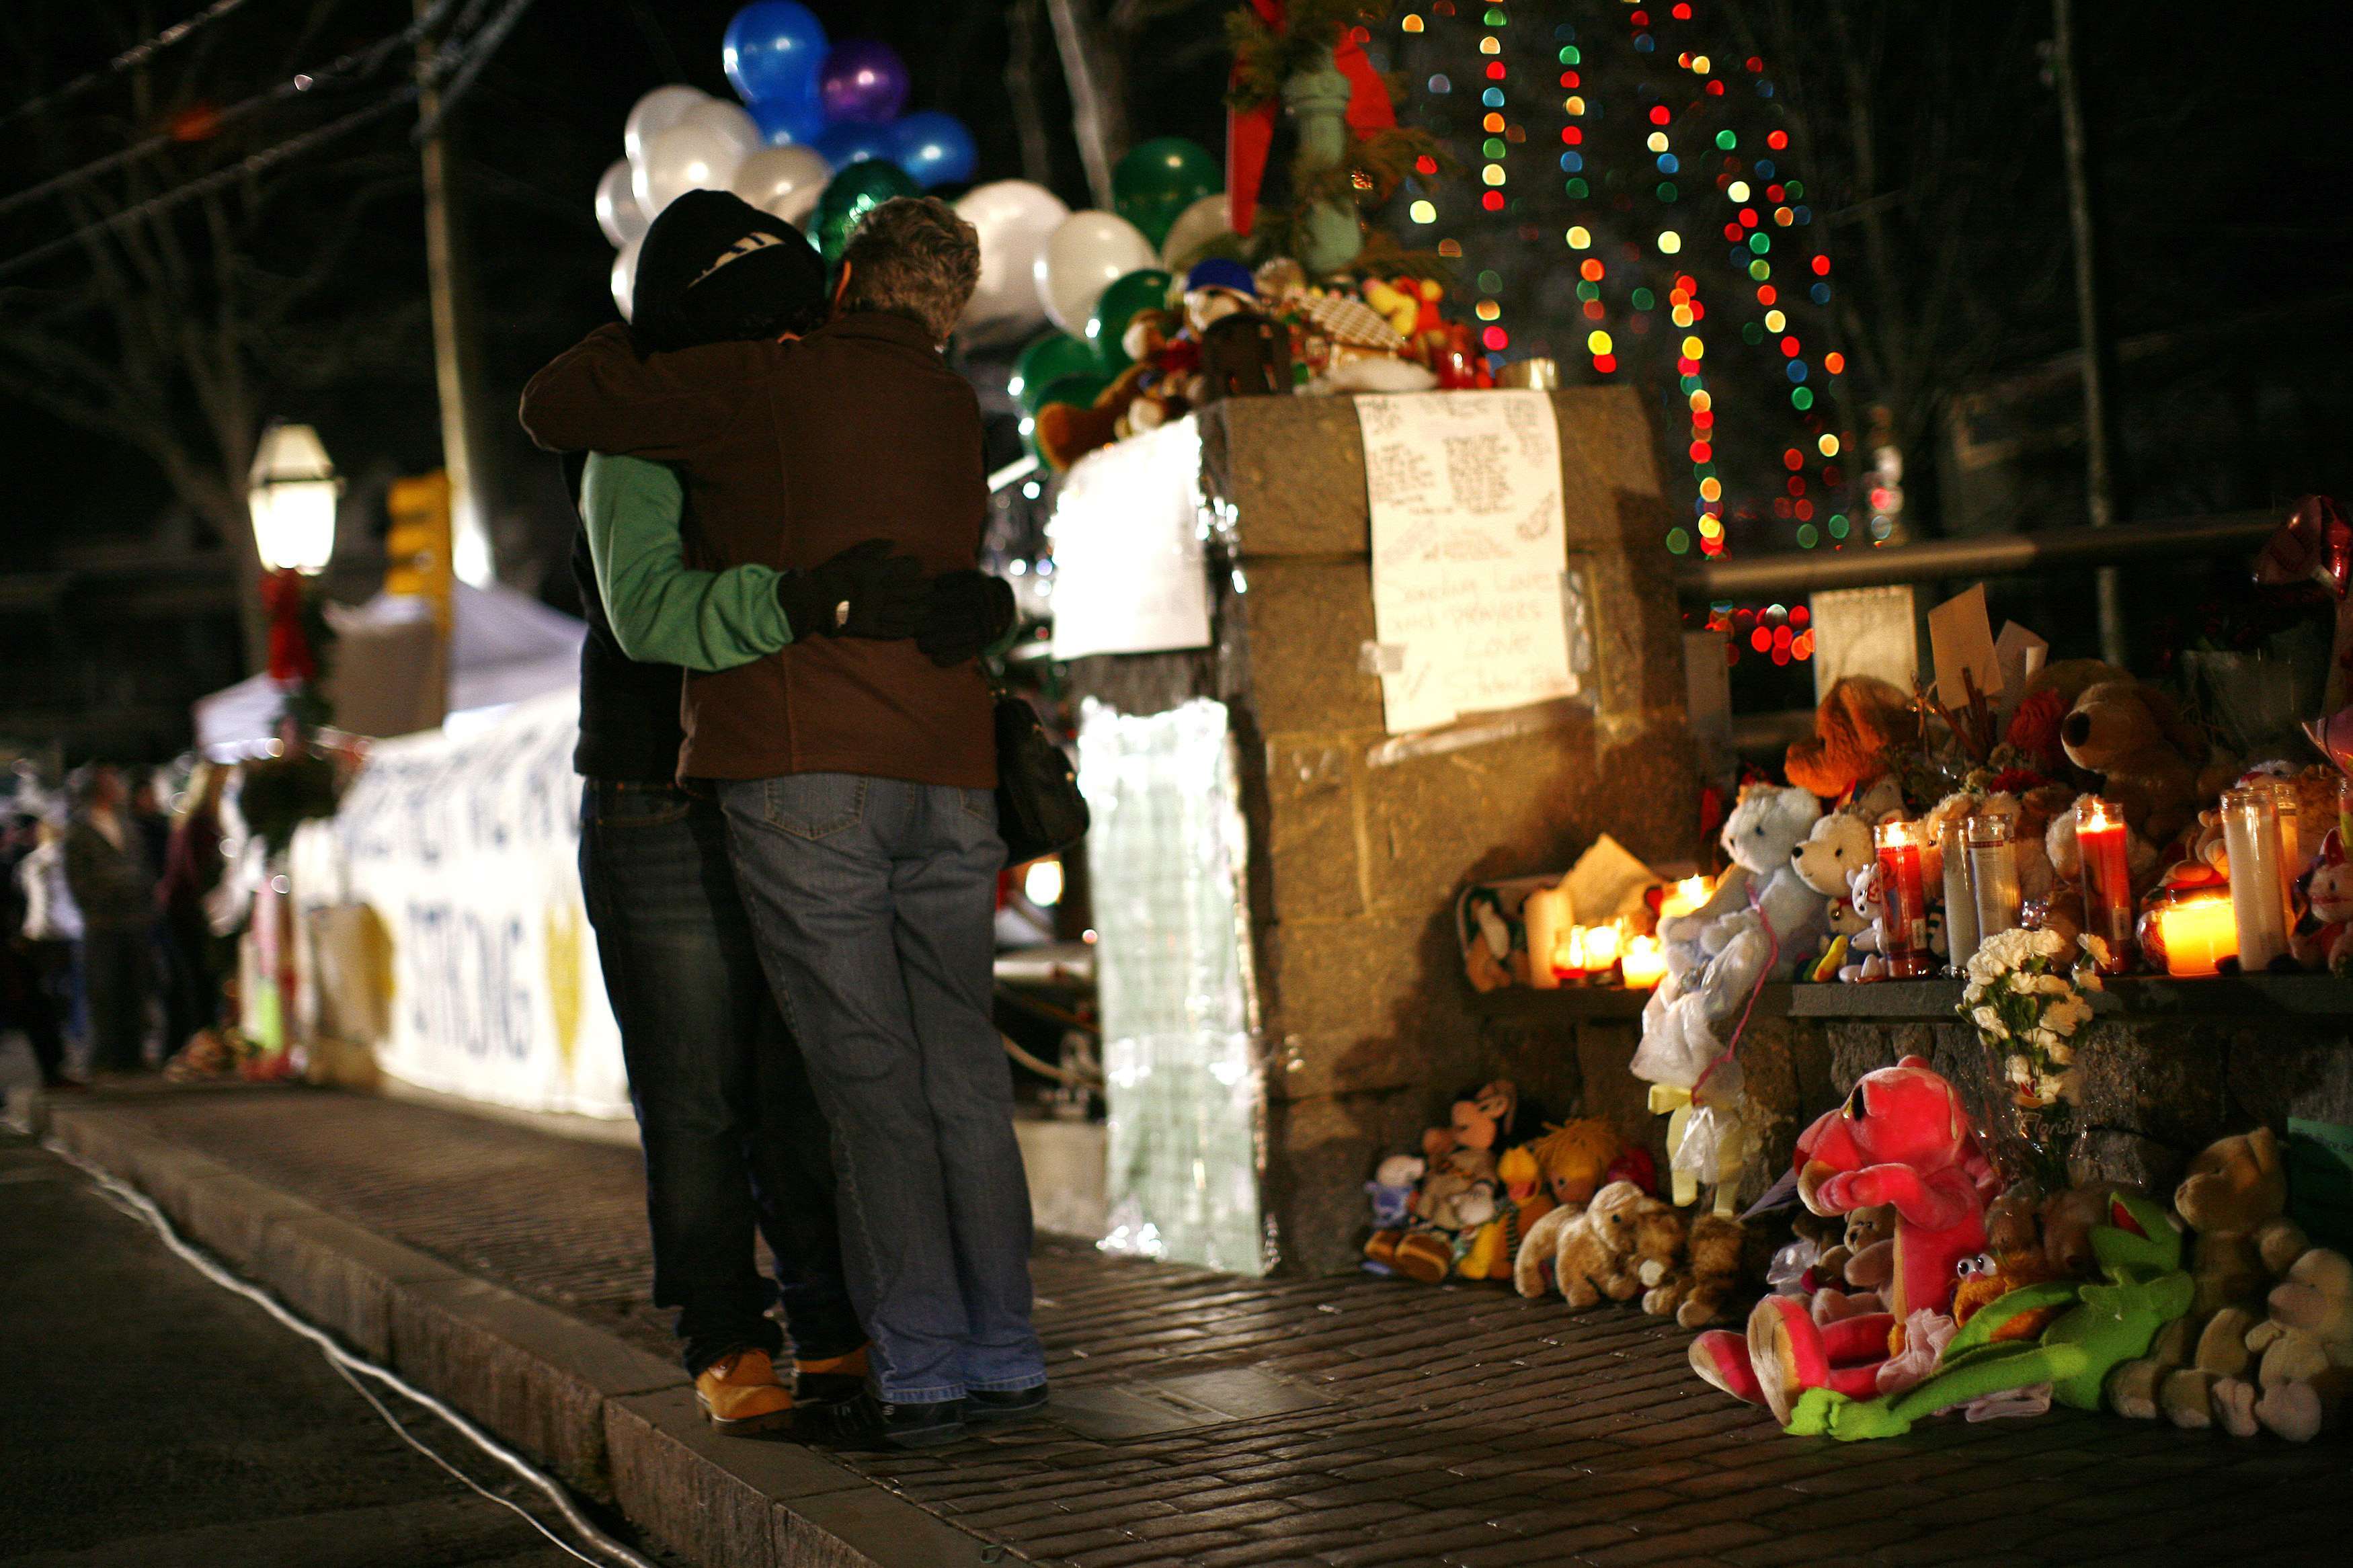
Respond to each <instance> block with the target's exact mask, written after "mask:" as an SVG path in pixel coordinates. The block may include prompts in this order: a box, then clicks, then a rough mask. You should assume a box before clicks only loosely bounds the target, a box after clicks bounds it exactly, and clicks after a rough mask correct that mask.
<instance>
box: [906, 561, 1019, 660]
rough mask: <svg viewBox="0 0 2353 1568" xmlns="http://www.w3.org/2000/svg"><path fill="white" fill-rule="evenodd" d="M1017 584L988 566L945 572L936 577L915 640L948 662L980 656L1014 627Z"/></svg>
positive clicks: (932, 655) (933, 654) (936, 658)
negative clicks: (989, 571) (994, 574)
mask: <svg viewBox="0 0 2353 1568" xmlns="http://www.w3.org/2000/svg"><path fill="white" fill-rule="evenodd" d="M1013 613H1014V612H1013V588H1012V585H1011V584H1008V583H1007V582H1006V581H1005V580H1004V579H1003V578H1001V577H992V576H990V575H989V574H987V573H986V572H943V573H941V574H939V575H938V576H936V577H934V578H933V579H932V591H931V595H930V596H929V597H928V598H927V599H926V600H925V601H924V605H923V625H922V626H920V627H918V628H917V629H916V632H915V646H916V647H919V648H922V649H923V651H924V652H925V653H926V654H928V655H930V656H931V660H932V662H933V663H934V664H936V665H938V666H940V667H941V668H946V667H947V666H949V665H952V664H962V663H963V662H964V661H965V659H968V658H979V657H980V655H981V653H982V651H983V650H984V649H986V648H987V647H991V646H993V645H994V644H995V643H996V642H997V639H998V638H999V637H1003V636H1004V635H1005V634H1006V633H1007V632H1009V631H1011V630H1012V629H1013Z"/></svg>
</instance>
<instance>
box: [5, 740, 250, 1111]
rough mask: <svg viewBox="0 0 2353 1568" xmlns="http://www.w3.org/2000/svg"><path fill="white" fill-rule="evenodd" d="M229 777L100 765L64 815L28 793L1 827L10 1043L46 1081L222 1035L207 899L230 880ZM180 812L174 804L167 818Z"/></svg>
mask: <svg viewBox="0 0 2353 1568" xmlns="http://www.w3.org/2000/svg"><path fill="white" fill-rule="evenodd" d="M224 777H225V771H224V770H222V769H219V768H216V767H214V766H212V765H211V764H209V763H198V764H197V766H196V768H195V771H194V772H193V773H190V774H189V775H188V776H187V780H186V783H185V786H184V787H181V788H178V789H177V790H174V787H173V784H172V780H171V778H170V776H169V775H168V774H166V773H161V772H158V771H152V770H141V771H140V772H138V773H135V774H133V775H132V776H130V777H128V778H126V776H125V773H124V772H123V770H121V769H120V768H117V767H114V766H111V765H110V764H106V763H92V764H90V765H89V766H86V767H83V768H80V769H79V770H77V771H76V772H75V773H73V774H71V775H70V776H69V778H68V780H67V781H66V789H65V794H64V799H63V801H62V802H52V801H51V800H49V799H47V798H46V797H44V796H43V795H41V794H39V793H38V792H37V791H36V790H31V789H20V790H19V791H18V793H17V795H16V797H15V799H14V801H13V802H12V803H11V804H10V805H9V806H8V808H7V813H6V816H5V821H0V1037H5V1036H7V1035H9V1034H11V1033H14V1034H21V1035H22V1036H23V1037H24V1039H25V1041H26V1045H27V1046H28V1047H30V1048H31V1051H32V1054H33V1058H34V1061H35V1063H36V1065H37V1067H38V1068H39V1070H40V1076H41V1081H42V1083H43V1084H44V1085H46V1086H47V1087H49V1088H53V1089H56V1088H70V1087H73V1086H76V1085H78V1084H80V1083H83V1082H85V1081H87V1079H88V1077H89V1076H90V1075H91V1074H96V1073H138V1072H144V1071H149V1070H152V1069H153V1068H156V1067H159V1066H160V1065H161V1064H162V1062H163V1061H164V1058H168V1057H169V1056H170V1055H171V1054H172V1053H173V1052H174V1051H176V1050H178V1049H179V1048H180V1047H182V1046H184V1045H185V1044H186V1043H187V1041H188V1040H189V1038H190V1037H193V1036H195V1034H197V1033H198V1032H200V1031H203V1030H206V1029H209V1028H213V1027H215V1026H217V1025H218V1024H219V1022H220V1020H221V1016H222V1012H223V1000H224V983H225V982H226V980H227V977H228V959H227V947H226V944H224V943H223V942H220V941H219V939H217V938H216V937H215V936H214V934H213V931H212V925H211V922H210V921H209V920H208V918H207V916H206V899H207V897H208V895H210V894H211V892H212V891H213V889H215V888H216V887H217V886H218V885H219V882H220V880H221V876H222V871H223V861H222V858H221V846H222V840H223V828H222V823H221V786H222V781H223V779H224ZM167 803H168V805H167Z"/></svg>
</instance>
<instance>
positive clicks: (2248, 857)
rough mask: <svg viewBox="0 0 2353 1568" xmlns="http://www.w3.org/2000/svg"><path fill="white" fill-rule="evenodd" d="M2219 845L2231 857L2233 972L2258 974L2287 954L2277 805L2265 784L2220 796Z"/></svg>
mask: <svg viewBox="0 0 2353 1568" xmlns="http://www.w3.org/2000/svg"><path fill="white" fill-rule="evenodd" d="M2222 846H2223V848H2224V849H2225V850H2227V851H2228V852H2229V854H2230V857H2231V910H2232V913H2233V914H2235V915H2236V916H2237V917H2238V927H2239V968H2240V971H2241V972H2242V973H2247V974H2260V973H2263V971H2264V970H2266V969H2268V968H2270V967H2271V964H2272V961H2273V960H2274V959H2275V958H2277V957H2279V956H2280V955H2281V954H2282V953H2284V952H2286V951H2287V908H2286V905H2285V904H2284V902H2283V901H2282V900H2281V897H2280V841H2279V805H2278V802H2277V801H2276V800H2275V799H2274V797H2273V793H2272V791H2271V789H2270V788H2269V787H2268V786H2267V785H2260V784H2259V785H2253V786H2251V787H2249V788H2246V789H2233V790H2225V791H2223V792H2222Z"/></svg>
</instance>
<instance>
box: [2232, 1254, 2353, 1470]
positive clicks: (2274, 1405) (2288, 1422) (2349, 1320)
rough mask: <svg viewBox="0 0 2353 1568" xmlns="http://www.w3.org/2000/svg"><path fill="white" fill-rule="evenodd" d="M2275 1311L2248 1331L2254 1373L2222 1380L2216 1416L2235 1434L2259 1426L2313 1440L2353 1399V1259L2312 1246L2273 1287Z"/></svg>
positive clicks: (2338, 1418)
mask: <svg viewBox="0 0 2353 1568" xmlns="http://www.w3.org/2000/svg"><path fill="white" fill-rule="evenodd" d="M2268 1305H2269V1307H2270V1314H2269V1316H2268V1317H2266V1318H2265V1319H2264V1320H2263V1321H2261V1322H2259V1323H2257V1324H2255V1325H2254V1326H2253V1328H2251V1329H2250V1330H2248V1331H2247V1336H2246V1342H2245V1348H2246V1351H2247V1352H2248V1355H2249V1357H2250V1358H2252V1359H2253V1368H2252V1376H2246V1375H2234V1376H2229V1377H2221V1378H2217V1379H2216V1380H2215V1382H2214V1385H2213V1405H2214V1415H2215V1419H2216V1420H2217V1421H2218V1422H2219V1423H2220V1424H2221V1426H2222V1427H2223V1428H2224V1429H2225V1430H2227V1431H2229V1432H2230V1433H2232V1435H2233V1436H2241V1437H2252V1436H2254V1434H2255V1430H2256V1428H2257V1427H2258V1426H2261V1427H2263V1428H2264V1429H2266V1430H2268V1431H2270V1432H2271V1433H2272V1434H2273V1435H2274V1436H2280V1437H2284V1438H2286V1439H2287V1440H2288V1441H2289V1442H2291V1443H2308V1442H2310V1441H2312V1439H2313V1438H2314V1437H2316V1436H2319V1435H2320V1434H2321V1433H2322V1432H2324V1431H2327V1430H2329V1429H2331V1428H2333V1427H2335V1426H2337V1425H2338V1424H2339V1423H2340V1422H2341V1421H2342V1420H2343V1418H2344V1415H2345V1410H2346V1406H2347V1404H2348V1398H2353V1259H2348V1258H2346V1256H2345V1255H2344V1254H2343V1253H2341V1252H2337V1251H2336V1250H2334V1249H2332V1248H2329V1247H2308V1248H2306V1251H2305V1252H2304V1254H2303V1256H2302V1257H2300V1258H2297V1259H2296V1260H2295V1262H2294V1263H2292V1264H2290V1265H2289V1266H2288V1268H2287V1271H2286V1276H2285V1278H2284V1279H2282V1280H2281V1281H2280V1282H2279V1283H2278V1284H2277V1285H2275V1286H2274V1287H2273V1288H2272V1291H2271V1296H2270V1299H2269V1302H2268Z"/></svg>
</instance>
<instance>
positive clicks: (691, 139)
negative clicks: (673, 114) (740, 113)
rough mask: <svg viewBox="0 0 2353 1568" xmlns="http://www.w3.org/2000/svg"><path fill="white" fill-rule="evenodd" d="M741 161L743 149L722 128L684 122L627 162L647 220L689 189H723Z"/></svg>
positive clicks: (651, 142)
mask: <svg viewBox="0 0 2353 1568" xmlns="http://www.w3.org/2000/svg"><path fill="white" fill-rule="evenodd" d="M743 162H744V150H743V149H742V148H741V147H738V146H737V145H736V144H735V142H734V140H733V138H731V137H730V136H728V134H727V133H726V132H723V131H714V130H712V128H711V127H710V126H708V125H691V124H688V123H686V122H684V121H681V122H680V123H678V124H676V125H673V126H671V127H670V129H669V130H667V131H665V132H662V133H661V134H660V135H659V136H656V137H655V138H654V139H653V140H651V141H650V142H647V143H646V155H645V156H644V157H643V158H640V159H638V161H637V162H636V163H634V164H632V165H631V169H632V174H631V178H632V180H633V183H634V184H633V188H634V189H635V190H636V191H637V193H638V206H639V207H640V208H641V209H643V211H644V212H645V215H646V216H647V218H648V219H649V220H651V219H654V218H658V217H659V216H661V210H662V208H664V207H666V206H668V205H670V203H672V202H674V201H676V200H677V199H678V198H679V197H680V196H681V195H685V194H686V193H687V192H689V191H723V190H725V189H726V188H727V182H728V181H730V180H732V179H733V178H734V177H735V171H736V169H737V167H738V166H739V165H741V164H742V163H743Z"/></svg>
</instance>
